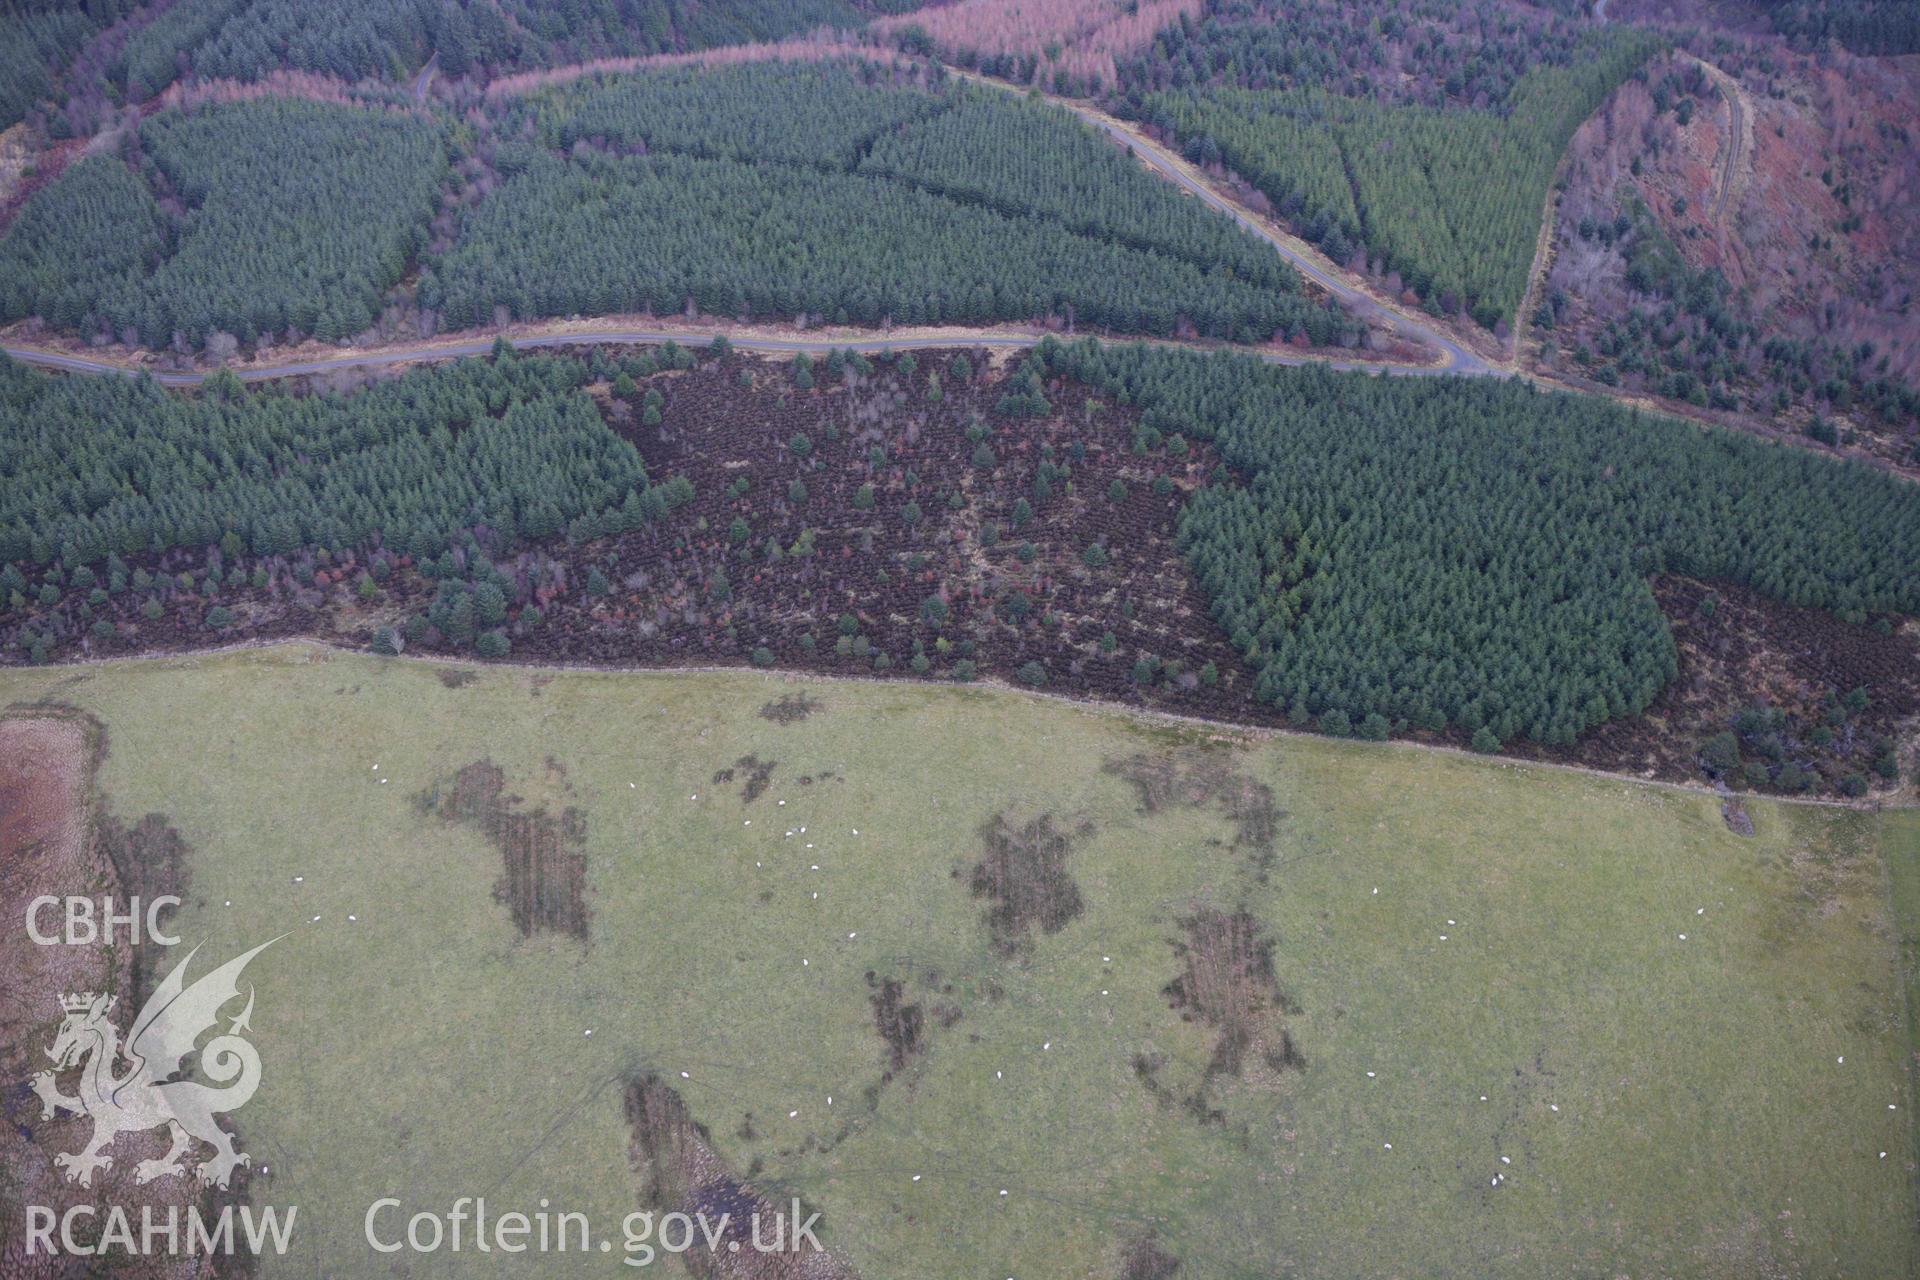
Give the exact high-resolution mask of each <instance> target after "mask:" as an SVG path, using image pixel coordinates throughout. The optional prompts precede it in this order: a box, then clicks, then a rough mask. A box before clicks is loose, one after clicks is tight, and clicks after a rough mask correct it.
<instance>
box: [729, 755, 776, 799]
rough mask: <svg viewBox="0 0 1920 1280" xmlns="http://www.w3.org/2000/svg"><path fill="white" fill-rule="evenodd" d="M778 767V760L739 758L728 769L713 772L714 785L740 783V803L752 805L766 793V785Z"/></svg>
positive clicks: (751, 757)
mask: <svg viewBox="0 0 1920 1280" xmlns="http://www.w3.org/2000/svg"><path fill="white" fill-rule="evenodd" d="M779 767H780V762H779V761H778V760H762V759H761V758H760V757H759V756H741V757H740V758H739V759H738V760H735V761H734V762H733V765H732V766H731V767H730V768H726V769H719V770H716V771H715V772H714V775H713V780H714V781H715V782H716V783H724V782H732V781H734V780H735V779H736V778H737V779H739V781H740V803H741V804H752V803H753V802H754V801H755V800H758V799H759V798H760V797H761V796H762V795H764V794H765V793H766V790H767V784H768V783H770V782H771V781H772V780H773V771H774V770H775V769H778V768H779Z"/></svg>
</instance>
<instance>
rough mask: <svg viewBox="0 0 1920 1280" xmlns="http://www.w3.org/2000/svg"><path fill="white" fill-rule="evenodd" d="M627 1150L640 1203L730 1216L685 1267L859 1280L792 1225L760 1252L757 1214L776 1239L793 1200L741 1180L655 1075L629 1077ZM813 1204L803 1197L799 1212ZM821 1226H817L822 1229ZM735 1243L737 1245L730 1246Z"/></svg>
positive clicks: (716, 1274)
mask: <svg viewBox="0 0 1920 1280" xmlns="http://www.w3.org/2000/svg"><path fill="white" fill-rule="evenodd" d="M623 1107H624V1111H625V1114H626V1120H627V1128H628V1131H629V1133H630V1135H631V1137H630V1140H629V1146H628V1150H629V1153H630V1158H631V1160H632V1162H633V1166H634V1170H635V1172H636V1173H638V1174H639V1175H640V1177H641V1184H640V1201H641V1204H642V1205H643V1206H644V1207H646V1208H647V1209H650V1210H652V1211H653V1212H655V1213H660V1214H666V1213H684V1214H688V1215H690V1216H691V1215H694V1214H704V1215H705V1216H706V1219H707V1221H708V1223H709V1224H711V1225H712V1226H714V1227H716V1228H717V1227H718V1225H719V1220H720V1217H721V1215H723V1214H724V1215H727V1224H726V1230H725V1231H724V1232H720V1233H717V1235H716V1240H717V1243H716V1245H715V1246H714V1248H713V1249H712V1250H711V1251H709V1250H708V1248H707V1246H706V1243H705V1241H704V1239H701V1240H699V1241H698V1242H697V1244H696V1247H695V1248H693V1249H690V1250H688V1251H687V1252H686V1253H683V1254H681V1255H680V1258H681V1261H682V1262H684V1263H685V1264H686V1266H687V1270H688V1271H689V1272H690V1273H692V1274H693V1275H694V1276H697V1277H700V1278H701V1280H790V1278H798V1277H803V1276H804V1277H807V1278H808V1280H853V1275H854V1273H853V1271H852V1270H851V1269H850V1268H848V1267H847V1265H846V1264H845V1263H844V1262H842V1261H841V1260H840V1259H839V1258H838V1257H836V1256H835V1255H833V1254H832V1253H829V1252H826V1251H823V1250H815V1249H813V1248H811V1247H810V1246H808V1247H802V1245H801V1244H800V1243H799V1242H798V1241H795V1240H793V1239H792V1232H793V1227H794V1224H793V1223H791V1222H787V1223H786V1230H787V1233H788V1236H787V1238H786V1241H785V1243H786V1245H787V1246H789V1247H787V1248H784V1249H782V1250H778V1251H766V1252H762V1251H761V1250H759V1249H757V1248H756V1247H755V1246H754V1245H753V1243H752V1241H753V1236H752V1223H753V1220H754V1218H755V1217H756V1216H757V1217H758V1218H759V1220H760V1225H761V1239H762V1240H763V1241H767V1242H771V1241H772V1238H773V1222H774V1215H775V1214H776V1213H778V1214H781V1215H783V1220H784V1216H785V1215H787V1214H788V1213H789V1211H790V1206H789V1205H785V1204H781V1205H776V1204H774V1203H772V1202H771V1201H769V1200H768V1199H767V1198H766V1197H765V1196H763V1195H761V1194H760V1193H759V1192H758V1191H757V1190H755V1189H754V1187H753V1186H752V1185H751V1184H750V1183H747V1182H745V1181H743V1180H742V1179H741V1178H740V1177H739V1176H738V1175H737V1174H736V1173H735V1172H734V1171H733V1170H732V1169H730V1168H729V1167H728V1166H727V1163H726V1162H725V1161H724V1160H723V1159H721V1157H720V1155H719V1153H718V1152H716V1151H715V1150H714V1148H713V1143H712V1139H711V1137H710V1135H709V1133H708V1131H707V1128H706V1126H704V1125H702V1124H701V1123H700V1122H699V1121H697V1120H695V1119H694V1118H693V1115H692V1113H691V1112H689V1111H688V1110H687V1106H686V1103H685V1102H684V1101H682V1099H681V1097H680V1095H679V1093H678V1092H677V1091H676V1090H674V1089H673V1088H672V1087H671V1086H669V1085H668V1084H667V1083H666V1082H665V1081H664V1080H662V1079H660V1077H659V1076H657V1075H647V1076H641V1077H636V1078H634V1079H631V1080H629V1081H628V1082H627V1085H626V1093H625V1096H624V1099H623ZM812 1212H813V1210H812V1209H811V1208H810V1207H808V1206H806V1205H805V1204H804V1202H803V1203H802V1210H801V1218H802V1220H803V1221H804V1220H805V1218H806V1216H807V1214H809V1213H812ZM816 1230H819V1228H818V1227H816ZM729 1245H737V1246H738V1248H737V1249H732V1248H729Z"/></svg>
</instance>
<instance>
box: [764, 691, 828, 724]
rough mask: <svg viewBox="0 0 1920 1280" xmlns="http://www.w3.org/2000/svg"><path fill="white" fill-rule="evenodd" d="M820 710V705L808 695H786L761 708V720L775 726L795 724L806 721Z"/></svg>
mask: <svg viewBox="0 0 1920 1280" xmlns="http://www.w3.org/2000/svg"><path fill="white" fill-rule="evenodd" d="M819 709H820V703H819V702H818V701H817V700H816V699H813V698H809V697H808V696H807V695H806V694H804V693H802V694H792V693H789V694H786V695H784V696H782V697H781V698H779V699H778V700H777V701H774V702H769V703H768V704H767V705H766V706H764V707H762V708H760V718H761V719H762V720H771V721H773V722H774V723H775V724H793V723H795V722H796V721H800V720H805V719H806V718H807V717H808V716H810V715H812V714H813V713H814V712H816V711H818V710H819Z"/></svg>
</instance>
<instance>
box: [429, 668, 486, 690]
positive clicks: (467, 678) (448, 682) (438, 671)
mask: <svg viewBox="0 0 1920 1280" xmlns="http://www.w3.org/2000/svg"><path fill="white" fill-rule="evenodd" d="M433 673H434V674H435V675H437V676H439V677H440V683H441V684H443V685H445V686H446V687H447V688H449V689H464V688H466V687H467V686H468V685H470V684H472V683H473V682H474V681H475V680H478V679H479V678H480V673H479V672H478V671H475V670H473V669H471V668H469V667H436V668H434V672H433Z"/></svg>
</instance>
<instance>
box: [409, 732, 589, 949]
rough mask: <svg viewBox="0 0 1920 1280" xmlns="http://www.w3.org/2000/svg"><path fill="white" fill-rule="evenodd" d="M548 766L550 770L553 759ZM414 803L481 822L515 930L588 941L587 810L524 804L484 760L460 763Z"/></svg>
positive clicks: (498, 893) (498, 891) (499, 895)
mask: <svg viewBox="0 0 1920 1280" xmlns="http://www.w3.org/2000/svg"><path fill="white" fill-rule="evenodd" d="M548 769H549V772H550V773H552V772H554V771H555V767H554V765H553V762H552V761H551V760H549V762H548ZM420 804H421V808H422V809H424V810H425V811H426V812H429V813H434V814H438V815H439V816H440V818H441V819H443V820H444V821H447V822H461V823H465V824H467V825H469V826H473V827H477V828H479V829H480V830H481V831H482V832H484V833H485V835H486V837H487V839H488V840H489V841H490V842H491V843H492V844H493V846H494V847H495V848H496V849H498V850H499V851H500V858H501V863H502V868H503V870H502V874H501V877H500V880H499V883H498V884H496V885H495V887H494V897H495V898H496V899H498V900H499V901H500V902H502V903H504V904H505V905H506V907H507V909H508V910H509V911H510V912H511V913H512V915H513V923H514V927H515V928H517V929H518V930H519V931H520V936H521V937H530V936H532V934H533V933H534V932H535V931H536V930H539V931H544V932H554V933H564V934H567V935H568V936H570V937H572V938H575V939H577V940H579V941H580V942H583V943H584V942H586V941H587V933H588V911H587V901H586V894H587V852H586V843H587V815H586V814H585V813H584V812H583V811H582V810H581V809H579V808H578V807H576V806H573V805H569V806H567V807H566V808H565V809H563V810H561V812H560V813H559V814H558V815H557V816H556V815H555V814H552V813H550V812H548V810H547V807H546V806H545V805H540V806H538V807H536V808H534V809H531V810H527V809H525V808H524V807H523V805H524V802H523V801H522V799H521V798H520V797H519V796H517V795H513V794H510V793H509V792H508V791H507V779H506V773H505V772H504V771H503V770H502V769H501V768H500V766H498V765H496V764H494V763H493V762H492V761H490V760H476V761H475V762H474V763H472V764H470V765H467V766H465V767H464V768H462V769H461V770H460V772H459V773H458V774H456V775H455V776H454V778H453V780H452V782H451V784H436V785H435V786H434V787H432V788H430V789H429V790H428V791H427V792H425V793H424V794H423V795H422V796H421V797H420Z"/></svg>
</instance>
